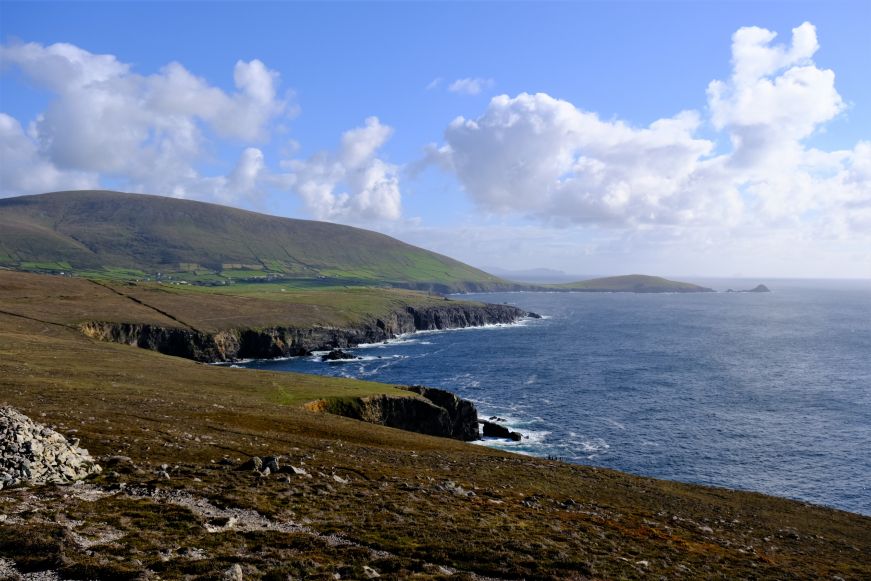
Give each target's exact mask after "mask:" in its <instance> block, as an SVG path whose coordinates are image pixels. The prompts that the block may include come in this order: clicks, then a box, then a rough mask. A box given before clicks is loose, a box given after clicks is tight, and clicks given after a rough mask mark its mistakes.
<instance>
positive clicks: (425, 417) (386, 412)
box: [307, 385, 481, 441]
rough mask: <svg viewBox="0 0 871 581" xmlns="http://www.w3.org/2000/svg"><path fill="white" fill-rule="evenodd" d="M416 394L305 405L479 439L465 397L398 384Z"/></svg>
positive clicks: (471, 408) (423, 431) (442, 434)
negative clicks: (413, 395)
mask: <svg viewBox="0 0 871 581" xmlns="http://www.w3.org/2000/svg"><path fill="white" fill-rule="evenodd" d="M399 389H404V390H406V391H410V392H413V393H415V394H417V395H419V396H420V397H397V396H393V395H373V396H368V397H351V398H331V399H327V400H319V401H316V402H312V403H310V404H308V405H307V407H308V409H310V410H312V411H320V412H329V413H331V414H336V415H340V416H344V417H347V418H352V419H355V420H362V421H364V422H369V423H371V424H380V425H382V426H388V427H390V428H398V429H400V430H407V431H409V432H417V433H419V434H427V435H430V436H439V437H442V438H453V439H455V440H463V441H471V440H479V439H480V438H481V433H480V431H479V430H478V410H476V409H475V405H474V404H473V403H472V402H470V401H467V400H464V399H462V398H460V397H457V396H456V395H454V394H453V393H451V392H449V391H445V390H443V389H435V388H432V387H423V386H420V385H414V386H408V387H401V386H400V387H399Z"/></svg>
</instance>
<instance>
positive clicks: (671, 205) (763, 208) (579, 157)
mask: <svg viewBox="0 0 871 581" xmlns="http://www.w3.org/2000/svg"><path fill="white" fill-rule="evenodd" d="M775 37H776V34H775V33H774V32H771V31H768V30H765V29H761V28H755V27H751V28H741V29H740V30H738V31H737V32H736V33H735V34H734V35H733V37H732V74H731V76H730V78H729V79H726V80H715V81H712V82H711V83H710V84H709V86H708V87H707V98H708V110H707V111H706V112H705V113H701V112H698V111H682V112H680V113H678V114H677V115H675V116H673V117H670V118H664V119H659V120H657V121H655V122H653V123H651V124H650V125H649V126H647V127H642V128H636V127H632V126H630V125H629V124H627V123H624V122H622V121H619V120H617V121H605V120H602V119H600V118H599V117H598V116H597V115H596V114H595V113H592V112H588V111H584V110H582V109H580V108H578V107H576V106H575V105H574V104H572V103H570V102H568V101H565V100H561V99H557V98H554V97H552V96H550V95H547V94H544V93H538V94H527V93H522V94H519V95H517V96H514V97H510V96H508V95H501V96H497V97H494V98H493V99H492V100H491V101H490V103H489V105H488V107H487V108H486V110H485V111H484V112H483V113H482V114H481V115H480V116H478V117H476V118H474V119H467V118H465V117H458V118H457V119H455V120H454V121H453V122H452V123H451V124H450V125H449V126H448V127H447V129H446V130H445V144H444V145H443V146H441V147H438V148H431V149H430V151H429V153H428V157H429V159H430V161H434V162H437V163H438V164H439V165H440V166H441V167H443V168H446V169H448V170H449V171H451V172H453V173H454V174H455V175H456V177H457V178H458V180H459V182H460V184H461V185H462V187H463V189H464V190H465V191H466V192H467V193H468V195H469V196H470V197H471V198H472V199H473V200H474V202H475V203H476V204H477V205H478V206H479V208H481V209H483V210H484V211H486V212H489V213H494V214H516V215H522V216H528V217H532V218H534V219H536V220H539V221H541V222H544V223H547V224H556V225H564V226H568V225H598V226H606V227H616V228H635V229H637V228H645V227H652V226H708V227H712V226H713V227H738V226H742V227H770V226H772V225H775V226H776V225H782V226H790V227H795V226H797V225H800V224H805V225H806V224H812V225H813V227H815V228H818V229H820V230H821V231H824V234H825V235H828V236H839V235H847V234H848V233H849V232H851V231H852V232H858V231H863V232H864V233H867V232H868V228H869V226H871V218H869V208H871V181H869V171H868V168H869V164H871V160H869V152H871V144H869V142H860V143H858V144H857V145H856V146H855V147H854V148H853V149H851V150H844V151H832V152H826V151H820V150H817V149H814V148H810V147H808V146H806V145H805V143H804V141H805V140H806V139H807V138H808V137H810V136H812V135H813V134H814V133H815V132H817V131H818V130H819V129H820V127H821V126H823V124H825V123H826V122H828V121H830V120H832V119H834V118H835V117H836V116H837V115H839V114H840V113H841V112H842V111H844V109H845V104H844V101H843V99H842V98H841V96H840V95H839V94H838V92H837V90H836V89H835V85H834V81H835V75H834V73H833V72H832V71H831V70H826V69H820V68H818V67H817V66H816V65H815V64H814V62H813V60H812V57H813V55H814V53H815V52H816V51H817V49H818V48H819V44H818V42H817V36H816V30H815V29H814V27H813V25H811V24H810V23H804V24H802V25H801V26H799V27H798V28H795V29H794V30H793V31H792V39H791V42H790V44H789V45H781V44H775V43H774V40H775ZM705 129H708V130H709V131H710V130H713V131H714V132H716V133H719V134H720V135H722V136H723V137H724V138H727V139H724V141H726V140H727V141H728V143H729V147H728V148H726V149H727V150H726V151H719V149H720V148H718V146H717V143H716V142H715V141H713V140H711V139H706V138H704V137H701V136H700V134H702V133H703V130H705Z"/></svg>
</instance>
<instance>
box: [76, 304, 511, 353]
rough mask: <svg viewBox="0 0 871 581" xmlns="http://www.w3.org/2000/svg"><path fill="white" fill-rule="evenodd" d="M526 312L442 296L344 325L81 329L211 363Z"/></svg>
mask: <svg viewBox="0 0 871 581" xmlns="http://www.w3.org/2000/svg"><path fill="white" fill-rule="evenodd" d="M526 315H527V313H526V312H525V311H523V310H521V309H518V308H517V307H513V306H510V305H494V304H469V303H458V302H456V303H455V302H451V301H445V303H444V304H443V305H437V306H422V307H414V306H405V307H403V308H401V309H397V310H394V311H392V312H391V313H390V314H389V315H387V316H383V317H378V318H371V319H366V320H364V321H363V322H361V323H360V324H357V325H354V326H348V327H320V326H313V327H266V328H258V329H253V328H230V329H223V330H219V331H215V332H205V331H200V330H198V329H195V328H184V327H180V326H173V327H170V326H163V325H155V324H148V323H124V322H111V321H89V322H86V323H82V324H81V325H79V328H80V330H81V331H82V332H83V333H84V334H85V335H86V336H88V337H91V338H93V339H99V340H101V341H109V342H113V343H124V344H127V345H135V346H137V347H142V348H145V349H151V350H154V351H158V352H160V353H163V354H165V355H174V356H177V357H184V358H187V359H193V360H195V361H201V362H209V363H212V362H227V361H236V360H239V359H265V358H274V357H291V356H297V355H307V354H309V353H310V352H312V351H318V350H326V349H334V348H344V347H353V346H355V345H359V344H361V343H377V342H380V341H386V340H388V339H392V338H394V337H396V336H397V335H401V334H403V333H411V332H414V331H430V330H440V329H458V328H465V327H480V326H484V325H494V324H507V323H513V322H516V321H517V320H519V319H521V318H522V317H524V316H526Z"/></svg>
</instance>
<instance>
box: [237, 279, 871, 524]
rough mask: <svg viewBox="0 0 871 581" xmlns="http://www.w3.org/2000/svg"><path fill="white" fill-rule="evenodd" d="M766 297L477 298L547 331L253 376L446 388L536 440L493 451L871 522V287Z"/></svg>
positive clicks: (441, 341) (778, 286)
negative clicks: (785, 500) (791, 502)
mask: <svg viewBox="0 0 871 581" xmlns="http://www.w3.org/2000/svg"><path fill="white" fill-rule="evenodd" d="M754 285H755V283H754ZM708 286H712V287H714V288H720V289H725V288H727V287H734V288H749V287H750V286H752V285H749V284H748V282H747V281H736V282H733V283H731V284H728V283H727V282H726V281H708ZM769 286H771V287H772V289H773V290H774V292H773V293H770V294H747V293H741V294H733V293H716V294H714V293H709V294H685V295H681V294H653V295H639V294H625V293H619V294H598V293H589V294H584V293H578V294H558V293H506V294H486V295H471V296H469V297H463V298H471V299H475V300H482V301H487V302H494V303H502V302H505V303H510V304H516V305H518V306H520V307H521V308H524V309H527V310H531V311H534V312H537V313H541V314H542V315H545V316H546V318H544V319H541V320H526V321H523V322H522V323H521V324H519V325H514V326H504V327H489V328H483V329H466V330H459V331H447V332H435V333H418V334H414V335H410V336H406V337H403V338H400V339H399V340H397V341H392V342H390V343H388V344H381V345H375V346H367V347H362V348H359V349H356V350H354V351H353V352H354V353H356V354H358V355H360V356H361V357H363V359H362V360H355V361H351V362H341V363H322V362H320V361H319V360H318V358H316V357H311V358H309V357H303V358H293V359H288V360H277V361H255V362H250V363H247V364H246V366H248V367H256V368H265V369H271V370H288V371H299V372H305V373H320V374H327V375H335V376H345V377H355V378H361V379H369V380H375V381H382V382H387V383H396V384H425V385H430V386H435V387H442V388H446V389H450V390H452V391H454V392H456V393H458V394H459V395H461V396H462V397H465V398H468V399H471V400H473V401H474V402H475V403H476V404H477V405H478V409H479V414H480V415H481V416H482V417H487V416H491V415H494V416H499V417H502V418H504V419H505V420H506V421H507V424H508V425H509V426H510V427H512V429H516V430H517V431H519V432H521V433H523V434H525V435H527V436H528V437H527V438H525V439H524V440H522V441H521V442H517V443H510V442H506V441H500V440H490V441H487V442H484V444H485V445H491V446H497V447H501V448H505V449H510V450H513V451H517V452H522V453H528V454H535V455H541V456H546V455H550V456H558V457H561V458H562V459H565V460H567V461H570V462H577V463H582V464H590V465H597V466H607V467H610V468H616V469H619V470H624V471H628V472H633V473H636V474H642V475H647V476H654V477H659V478H668V479H673V480H681V481H686V482H696V483H702V484H711V485H717V486H726V487H730V488H740V489H746V490H755V491H759V492H764V493H768V494H774V495H778V496H785V497H790V498H796V499H801V500H804V501H808V502H813V503H818V504H825V505H829V506H832V507H837V508H841V509H845V510H849V511H854V512H859V513H864V514H871V284H869V283H867V282H854V283H851V282H841V283H837V282H813V281H810V282H807V281H775V282H774V283H769Z"/></svg>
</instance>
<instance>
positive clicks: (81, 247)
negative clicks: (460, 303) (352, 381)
mask: <svg viewBox="0 0 871 581" xmlns="http://www.w3.org/2000/svg"><path fill="white" fill-rule="evenodd" d="M0 267H6V268H13V269H16V270H29V271H35V272H68V273H75V274H81V275H86V276H98V277H109V278H120V279H131V278H152V277H155V276H156V275H157V273H160V276H161V278H163V279H167V278H169V277H172V278H173V279H175V280H187V281H189V282H199V283H217V284H221V283H225V282H229V281H238V280H249V281H255V280H270V279H298V280H300V281H303V280H307V281H312V282H314V283H317V284H322V285H328V284H331V283H333V284H334V283H339V284H348V283H360V284H387V285H391V286H401V287H410V288H419V289H432V290H437V291H467V290H504V289H508V288H511V286H512V285H511V284H510V283H507V282H506V281H503V280H502V279H499V278H498V277H495V276H492V275H490V274H487V273H485V272H483V271H481V270H478V269H476V268H473V267H471V266H468V265H466V264H463V263H461V262H458V261H456V260H453V259H451V258H448V257H446V256H442V255H440V254H436V253H434V252H430V251H427V250H423V249H421V248H417V247H415V246H411V245H409V244H405V243H403V242H400V241H399V240H396V239H394V238H390V237H389V236H385V235H383V234H378V233H376V232H370V231H367V230H362V229H359V228H352V227H349V226H341V225H338V224H330V223H327V222H314V221H309V220H294V219H289V218H278V217H275V216H267V215H264V214H257V213H254V212H248V211H244V210H238V209H234V208H228V207H225V206H219V205H215V204H206V203H203V202H194V201H190V200H179V199H174V198H165V197H160V196H149V195H141V194H126V193H120V192H110V191H72V192H55V193H50V194H41V195H35V196H21V197H16V198H8V199H4V200H0Z"/></svg>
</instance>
